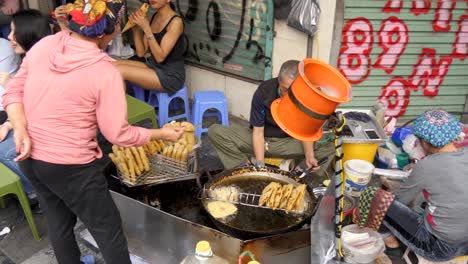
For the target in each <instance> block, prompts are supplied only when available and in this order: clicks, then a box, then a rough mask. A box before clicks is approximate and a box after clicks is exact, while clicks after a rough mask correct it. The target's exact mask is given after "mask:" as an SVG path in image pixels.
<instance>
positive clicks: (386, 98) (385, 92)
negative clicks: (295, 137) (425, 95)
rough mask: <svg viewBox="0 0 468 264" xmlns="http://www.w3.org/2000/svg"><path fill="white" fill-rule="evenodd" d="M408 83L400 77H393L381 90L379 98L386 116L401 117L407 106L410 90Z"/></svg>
mask: <svg viewBox="0 0 468 264" xmlns="http://www.w3.org/2000/svg"><path fill="white" fill-rule="evenodd" d="M408 87H409V84H408V82H407V81H406V80H405V79H404V78H403V77H401V76H393V78H392V79H391V80H390V82H389V83H388V84H387V85H386V86H384V87H383V88H382V94H381V95H380V96H379V102H381V103H382V104H383V105H384V106H385V108H386V110H385V114H386V115H388V116H401V115H404V114H405V112H406V107H407V106H408V104H409V99H410V90H409V88H408Z"/></svg>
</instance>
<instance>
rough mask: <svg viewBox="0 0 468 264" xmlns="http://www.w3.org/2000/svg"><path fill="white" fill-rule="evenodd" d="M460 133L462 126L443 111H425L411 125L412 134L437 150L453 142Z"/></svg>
mask: <svg viewBox="0 0 468 264" xmlns="http://www.w3.org/2000/svg"><path fill="white" fill-rule="evenodd" d="M461 132H462V124H461V123H460V122H458V120H456V119H455V117H453V116H452V115H451V114H449V113H447V112H446V111H443V110H431V111H427V112H425V113H424V114H422V115H421V116H420V117H418V118H417V119H416V120H415V121H414V123H413V133H414V134H415V135H416V136H417V137H418V138H422V139H424V140H425V141H426V142H428V143H430V144H431V145H432V146H434V147H437V148H440V147H443V146H445V145H447V144H449V143H451V142H453V141H455V140H456V139H457V138H458V137H459V135H460V133H461Z"/></svg>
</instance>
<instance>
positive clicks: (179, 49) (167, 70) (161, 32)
mask: <svg viewBox="0 0 468 264" xmlns="http://www.w3.org/2000/svg"><path fill="white" fill-rule="evenodd" d="M150 5H151V7H152V8H154V9H156V11H157V12H156V13H155V14H154V15H153V17H152V18H151V20H149V21H148V18H147V17H146V14H144V13H143V12H142V11H141V10H137V11H136V12H134V13H133V14H132V15H130V17H129V21H130V22H134V23H135V24H136V25H137V26H135V27H133V29H132V31H133V39H134V40H135V48H136V53H137V57H139V58H142V59H144V58H143V57H144V56H145V53H146V52H147V51H148V50H149V51H150V53H151V56H150V57H149V58H148V59H147V61H146V63H144V62H141V61H133V60H117V61H115V62H114V64H115V66H116V67H117V69H118V70H119V71H120V73H121V74H122V77H123V78H124V80H126V81H129V82H131V83H133V84H136V85H138V86H139V87H141V88H144V89H148V90H156V91H160V92H165V93H169V94H174V93H175V92H177V91H178V90H180V89H182V87H184V83H185V64H184V53H185V44H184V43H185V41H184V40H185V39H184V23H183V20H182V18H181V17H180V16H179V15H178V14H177V13H176V12H175V11H174V10H175V8H174V5H173V3H171V1H170V0H163V1H150ZM142 31H143V34H144V35H142Z"/></svg>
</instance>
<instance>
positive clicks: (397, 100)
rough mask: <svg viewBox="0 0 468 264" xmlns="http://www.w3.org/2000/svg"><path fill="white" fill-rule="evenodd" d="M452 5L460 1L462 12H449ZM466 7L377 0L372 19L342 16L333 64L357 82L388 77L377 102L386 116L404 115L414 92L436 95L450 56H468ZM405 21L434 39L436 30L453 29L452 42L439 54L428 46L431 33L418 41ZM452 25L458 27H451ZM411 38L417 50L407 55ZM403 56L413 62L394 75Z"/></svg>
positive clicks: (447, 1) (441, 0)
mask: <svg viewBox="0 0 468 264" xmlns="http://www.w3.org/2000/svg"><path fill="white" fill-rule="evenodd" d="M404 3H406V4H408V3H411V7H410V8H404ZM456 5H464V6H463V10H464V14H459V13H457V15H454V13H455V12H454V9H455V7H456ZM467 11H468V1H456V0H437V1H431V0H411V1H403V0H387V1H382V7H381V8H380V10H379V12H380V14H379V16H380V17H381V19H377V20H376V19H375V18H374V19H372V22H371V19H370V18H368V17H365V16H359V17H356V18H352V19H349V20H347V21H346V23H345V25H344V27H343V32H342V44H341V49H340V54H339V57H338V63H337V65H338V68H339V69H340V71H341V72H342V73H343V74H344V76H346V77H347V79H348V80H349V81H350V82H351V83H352V84H353V85H362V84H364V83H365V82H366V81H369V80H371V79H372V78H374V76H373V75H380V76H384V77H383V78H387V77H388V78H387V79H388V82H387V83H386V84H385V85H382V86H381V95H380V96H379V101H380V102H381V103H383V104H384V105H385V106H386V108H387V115H390V116H401V115H404V114H405V112H406V109H407V107H408V106H409V105H410V104H411V95H412V94H413V93H415V92H422V94H423V95H424V96H425V97H427V98H434V97H436V96H438V95H439V91H440V89H441V87H443V83H444V78H445V76H446V75H447V73H449V71H450V68H451V65H452V63H453V62H454V60H460V61H464V60H465V59H466V58H467V56H468V12H467ZM424 16H431V17H430V19H427V20H423V19H419V18H421V17H424ZM400 17H404V18H405V19H403V18H400ZM413 19H414V20H413ZM414 21H416V22H414ZM409 23H412V26H413V27H414V28H415V30H414V31H418V30H421V28H422V27H425V28H423V29H424V30H426V31H429V33H428V34H432V35H433V36H434V38H437V33H442V32H444V33H447V34H453V35H454V37H453V39H454V40H453V42H451V43H450V44H447V45H450V51H449V52H443V53H439V52H438V50H437V48H434V47H433V45H431V39H430V38H429V39H425V40H424V41H422V40H421V37H420V38H419V39H418V38H416V37H415V38H414V40H413V39H412V33H413V32H412V31H411V30H410V29H409V27H408V24H409ZM422 23H425V24H422ZM426 24H427V25H426ZM455 25H456V27H457V28H456V29H455V28H452V27H454V26H455ZM416 27H418V28H417V29H416ZM428 27H431V28H430V29H428ZM417 33H420V32H416V34H417ZM411 43H414V45H413V47H414V46H416V47H418V51H417V53H408V54H406V53H405V51H406V50H407V48H408V44H411ZM418 45H419V46H420V48H419V46H418ZM376 49H377V50H376ZM373 51H374V53H373V54H376V52H377V51H379V52H378V53H377V55H376V56H371V53H372V52H373ZM402 59H405V62H404V63H406V64H407V63H408V61H410V60H411V61H414V62H412V63H413V64H412V65H411V70H410V71H407V73H406V74H404V75H403V74H401V71H399V74H395V73H394V72H395V69H397V68H398V67H399V66H400V65H401V64H402V63H400V61H401V60H402ZM382 71H383V72H382Z"/></svg>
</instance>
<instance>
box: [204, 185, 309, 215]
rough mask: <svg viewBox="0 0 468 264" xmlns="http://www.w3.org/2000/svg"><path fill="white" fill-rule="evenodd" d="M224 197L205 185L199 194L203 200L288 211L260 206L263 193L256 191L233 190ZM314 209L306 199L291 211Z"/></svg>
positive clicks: (300, 212) (299, 211) (298, 212)
mask: <svg viewBox="0 0 468 264" xmlns="http://www.w3.org/2000/svg"><path fill="white" fill-rule="evenodd" d="M223 196H224V197H222V198H220V197H217V195H216V194H214V193H213V189H207V188H205V187H203V189H202V191H201V193H200V194H199V199H201V200H209V201H223V202H229V203H233V204H238V205H245V206H250V207H255V208H263V209H268V210H280V211H286V209H285V208H275V209H273V208H270V207H268V206H260V205H258V204H259V202H260V198H261V196H262V195H261V194H254V193H244V192H238V193H233V192H228V193H225V194H223ZM311 210H313V204H312V203H310V202H308V201H307V200H305V201H304V202H303V204H302V206H301V207H300V208H299V209H298V210H291V211H290V213H292V214H298V215H302V214H306V213H307V212H309V211H311Z"/></svg>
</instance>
